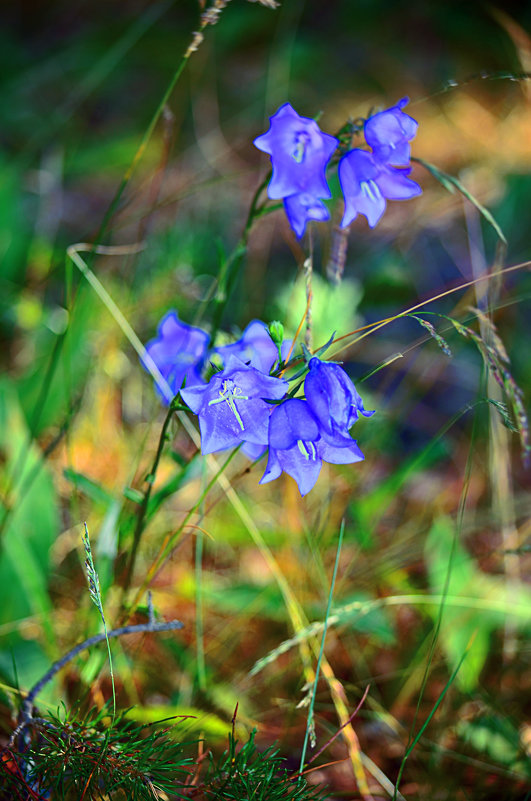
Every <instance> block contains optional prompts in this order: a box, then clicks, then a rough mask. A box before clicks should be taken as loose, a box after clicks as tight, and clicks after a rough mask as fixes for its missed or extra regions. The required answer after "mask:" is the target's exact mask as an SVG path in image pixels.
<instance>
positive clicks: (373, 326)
mask: <svg viewBox="0 0 531 801" xmlns="http://www.w3.org/2000/svg"><path fill="white" fill-rule="evenodd" d="M530 266H531V261H524V262H520V264H514V265H513V266H512V267H504V268H503V269H502V270H495V271H493V272H491V273H489V274H488V275H481V276H478V277H477V278H474V279H473V280H472V281H465V282H464V283H462V284H459V285H458V286H454V287H452V289H446V290H445V291H444V292H439V294H438V295H434V296H433V297H431V298H428V299H427V300H423V301H421V302H420V303H416V304H415V305H414V306H411V307H410V308H409V309H405V310H404V311H401V312H399V313H398V314H394V315H393V316H392V317H385V318H384V319H383V320H378V321H377V322H374V323H369V324H368V325H364V326H362V327H361V328H356V329H355V330H354V331H350V332H349V333H348V334H343V336H341V337H338V338H337V339H336V340H335V342H342V341H343V340H345V339H349V338H350V337H352V336H354V334H359V333H361V332H363V333H361V336H359V337H356V339H354V340H352V341H351V342H347V343H346V344H345V345H342V346H341V347H340V348H338V349H337V350H335V351H334V353H333V354H331V358H333V357H335V356H336V355H337V354H338V353H341V351H342V350H345V349H346V348H350V347H351V346H352V345H357V344H358V342H361V340H362V339H365V337H368V336H369V335H370V334H374V332H375V331H379V329H380V328H384V327H385V326H386V325H389V323H394V322H395V320H399V319H400V318H401V317H405V316H406V315H408V314H411V312H414V311H416V310H417V309H422V308H423V307H424V306H428V305H429V304H430V303H434V302H435V301H436V300H441V298H446V297H448V296H449V295H453V294H454V293H455V292H461V291H462V290H463V289H468V288H469V287H471V286H475V285H476V284H479V283H480V282H481V281H490V280H492V279H493V278H497V277H500V276H502V275H506V274H507V273H512V272H514V271H515V270H523V269H524V268H529V267H530Z"/></svg>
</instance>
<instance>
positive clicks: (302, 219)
mask: <svg viewBox="0 0 531 801" xmlns="http://www.w3.org/2000/svg"><path fill="white" fill-rule="evenodd" d="M284 208H285V210H286V214H287V217H288V220H289V224H290V225H291V227H292V228H293V230H294V231H295V233H296V234H297V236H298V237H299V239H300V238H301V236H302V235H303V234H304V232H305V230H306V225H307V223H309V222H310V220H316V221H317V222H323V221H324V220H328V219H330V214H329V212H328V209H327V208H326V206H325V204H324V203H323V202H322V201H321V200H319V199H318V198H315V197H313V196H312V195H309V194H308V193H307V192H301V193H300V194H298V195H291V196H290V197H286V198H284Z"/></svg>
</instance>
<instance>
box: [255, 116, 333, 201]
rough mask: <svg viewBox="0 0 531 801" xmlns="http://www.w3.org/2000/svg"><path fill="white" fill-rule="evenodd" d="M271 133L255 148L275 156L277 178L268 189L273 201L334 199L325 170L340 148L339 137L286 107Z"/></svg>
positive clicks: (274, 120)
mask: <svg viewBox="0 0 531 801" xmlns="http://www.w3.org/2000/svg"><path fill="white" fill-rule="evenodd" d="M270 123H271V124H270V127H269V130H268V131H267V132H266V133H265V134H262V135H261V136H258V137H257V138H256V139H255V140H254V144H255V145H256V147H257V148H258V149H259V150H262V151H263V152H264V153H268V154H269V155H270V156H271V164H272V166H273V176H272V178H271V182H270V184H269V187H268V189H267V194H268V197H270V198H271V199H272V200H279V199H280V198H287V197H290V196H291V195H298V194H300V193H301V192H303V193H305V194H308V195H310V196H311V197H312V198H329V197H331V196H332V195H331V193H330V189H329V188H328V184H327V183H326V177H325V169H326V165H327V164H328V162H329V161H330V158H331V156H332V153H333V152H334V150H335V149H336V147H337V145H338V140H337V139H336V138H335V136H330V135H329V134H325V133H323V132H322V131H321V130H320V128H319V126H318V125H317V123H316V122H315V120H312V119H310V118H309V117H301V116H299V114H297V112H296V111H295V109H294V108H293V107H292V106H291V105H290V104H289V103H284V105H283V106H281V107H280V108H279V109H278V111H277V112H276V113H275V114H273V116H272V117H270Z"/></svg>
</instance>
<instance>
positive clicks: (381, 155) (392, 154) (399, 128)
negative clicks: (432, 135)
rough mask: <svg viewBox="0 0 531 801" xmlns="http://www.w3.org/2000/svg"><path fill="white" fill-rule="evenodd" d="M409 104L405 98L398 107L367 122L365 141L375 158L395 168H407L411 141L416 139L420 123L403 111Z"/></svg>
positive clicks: (383, 112)
mask: <svg viewBox="0 0 531 801" xmlns="http://www.w3.org/2000/svg"><path fill="white" fill-rule="evenodd" d="M408 103H409V98H408V97H403V98H402V99H401V100H399V101H398V103H397V104H396V106H392V107H391V108H388V109H386V110H385V111H380V112H379V113H378V114H373V116H372V117H369V119H368V120H366V121H365V126H364V133H365V141H366V142H367V144H368V145H370V147H372V150H373V155H374V158H375V159H376V160H377V161H383V162H385V163H386V164H390V165H393V166H394V167H407V166H409V160H410V158H411V147H410V144H409V143H410V141H411V140H412V139H414V137H415V135H416V133H417V128H418V127H419V126H418V122H417V121H416V120H414V119H413V117H410V116H409V114H406V113H405V112H403V111H402V109H403V108H404V106H405V105H407V104H408Z"/></svg>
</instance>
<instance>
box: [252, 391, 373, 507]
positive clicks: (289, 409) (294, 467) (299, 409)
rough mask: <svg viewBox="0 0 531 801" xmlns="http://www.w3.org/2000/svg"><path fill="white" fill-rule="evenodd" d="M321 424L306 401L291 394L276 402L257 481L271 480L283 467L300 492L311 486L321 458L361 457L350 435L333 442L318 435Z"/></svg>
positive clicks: (346, 459) (355, 459)
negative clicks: (278, 403)
mask: <svg viewBox="0 0 531 801" xmlns="http://www.w3.org/2000/svg"><path fill="white" fill-rule="evenodd" d="M321 433H322V432H321V428H320V426H319V423H318V421H317V420H316V418H315V417H314V415H313V414H312V412H311V410H310V407H309V405H308V403H307V402H306V401H304V400H301V399H299V398H291V399H289V400H287V401H284V403H281V404H280V405H278V406H276V407H275V409H274V410H273V412H272V413H271V417H270V419H269V457H268V460H267V466H266V469H265V472H264V475H263V476H262V478H261V479H260V484H267V483H268V482H269V481H274V480H275V479H276V478H278V477H279V476H280V475H281V473H282V472H283V471H284V472H285V473H288V475H290V476H291V477H292V478H294V479H295V481H296V482H297V485H298V487H299V491H300V493H301V495H306V494H307V493H308V492H309V491H310V490H311V489H312V487H313V486H314V484H315V482H316V481H317V479H318V477H319V473H320V472H321V467H322V464H323V461H325V462H331V463H332V464H349V463H351V462H359V461H361V460H362V459H363V458H364V457H363V454H362V452H361V451H360V449H359V448H358V445H357V443H356V442H355V441H354V440H353V439H349V442H348V443H346V444H345V442H344V441H343V440H342V439H341V441H338V442H336V443H334V442H333V441H330V442H326V441H325V440H324V439H323V438H322V437H321Z"/></svg>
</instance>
